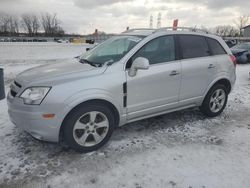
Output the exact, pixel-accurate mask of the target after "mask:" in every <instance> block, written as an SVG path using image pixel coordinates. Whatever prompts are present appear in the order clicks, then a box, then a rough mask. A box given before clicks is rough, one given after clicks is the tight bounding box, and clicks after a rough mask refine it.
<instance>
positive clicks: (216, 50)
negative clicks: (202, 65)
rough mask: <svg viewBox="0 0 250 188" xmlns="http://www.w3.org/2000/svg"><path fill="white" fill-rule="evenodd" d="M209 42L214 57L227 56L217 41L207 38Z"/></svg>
mask: <svg viewBox="0 0 250 188" xmlns="http://www.w3.org/2000/svg"><path fill="white" fill-rule="evenodd" d="M207 42H208V45H209V46H210V49H211V51H212V54H213V55H221V54H226V51H225V50H224V48H223V47H222V46H221V44H220V43H219V42H218V41H217V40H215V39H211V38H207Z"/></svg>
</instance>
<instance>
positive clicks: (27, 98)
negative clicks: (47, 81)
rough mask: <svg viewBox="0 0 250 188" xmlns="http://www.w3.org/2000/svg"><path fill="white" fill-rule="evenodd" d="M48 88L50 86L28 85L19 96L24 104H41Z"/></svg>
mask: <svg viewBox="0 0 250 188" xmlns="http://www.w3.org/2000/svg"><path fill="white" fill-rule="evenodd" d="M49 90H50V87H30V88H27V89H26V90H25V91H24V92H23V93H22V94H21V95H20V98H22V99H23V102H24V104H41V102H42V101H43V99H44V97H45V96H46V95H47V93H48V92H49Z"/></svg>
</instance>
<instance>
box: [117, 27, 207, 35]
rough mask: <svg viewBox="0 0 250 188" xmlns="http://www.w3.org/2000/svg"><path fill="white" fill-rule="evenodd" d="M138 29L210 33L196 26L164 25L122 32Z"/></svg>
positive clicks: (153, 31)
mask: <svg viewBox="0 0 250 188" xmlns="http://www.w3.org/2000/svg"><path fill="white" fill-rule="evenodd" d="M136 31H152V33H156V32H160V31H190V32H198V33H206V34H209V33H210V32H208V31H206V30H203V29H197V28H196V27H162V28H159V29H153V28H135V29H129V30H126V31H124V32H122V33H131V32H136Z"/></svg>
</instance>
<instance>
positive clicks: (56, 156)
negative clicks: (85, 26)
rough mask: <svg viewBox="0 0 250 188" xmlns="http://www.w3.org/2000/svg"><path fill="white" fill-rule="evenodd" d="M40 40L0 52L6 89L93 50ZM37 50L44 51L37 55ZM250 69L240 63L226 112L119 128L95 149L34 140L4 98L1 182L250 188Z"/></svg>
mask: <svg viewBox="0 0 250 188" xmlns="http://www.w3.org/2000/svg"><path fill="white" fill-rule="evenodd" d="M15 45H17V46H18V44H15ZM32 45H34V46H33V48H34V49H33V48H31V47H30V45H28V43H27V44H25V45H22V44H21V45H20V48H21V49H22V50H23V52H20V51H19V50H17V49H18V47H16V46H15V47H13V48H11V47H8V50H6V49H5V48H4V47H3V46H1V45H0V54H3V51H4V53H8V54H9V57H10V58H9V59H8V55H5V56H3V57H4V58H2V57H1V56H0V67H4V68H5V71H6V72H5V73H6V75H5V76H6V77H5V82H6V88H8V85H9V83H10V81H11V80H12V79H13V77H14V76H15V75H16V74H18V73H19V72H20V71H22V70H24V69H27V68H30V67H33V66H38V65H40V64H44V63H54V62H55V61H60V59H64V58H71V57H74V56H76V55H78V54H79V53H80V52H81V51H84V50H85V46H81V45H78V46H77V47H76V46H73V45H72V44H49V45H48V46H46V45H44V44H38V45H35V44H32ZM51 45H52V46H53V47H51ZM61 45H62V46H63V47H62V46H61ZM47 48H48V49H47ZM62 48H64V53H63V55H62V53H61V49H62ZM30 50H34V52H33V53H34V54H39V51H42V53H41V54H40V55H39V56H38V58H36V55H34V56H33V57H32V58H31V59H30V56H29V51H30ZM15 53H17V54H15ZM42 54H43V55H44V58H43V55H42ZM13 56H14V57H17V56H20V59H21V60H22V61H21V60H20V59H19V58H16V59H14V58H13ZM26 56H27V59H26ZM46 58H47V59H46ZM51 60H52V61H51ZM249 71H250V65H238V66H237V77H238V79H237V82H236V85H235V87H234V90H233V92H232V94H230V97H229V101H228V106H227V108H226V109H225V111H224V112H223V113H222V115H221V116H219V117H216V118H206V117H204V116H203V115H202V114H201V113H200V112H199V110H198V109H188V110H183V111H180V112H175V113H170V114H166V115H163V116H158V117H155V118H150V119H146V120H142V121H138V122H134V123H130V124H128V125H126V126H123V127H120V128H118V129H116V130H115V132H114V134H113V136H112V138H111V140H110V141H109V143H108V144H107V145H106V146H105V147H103V148H101V149H100V150H98V151H95V152H92V153H87V154H80V153H76V152H74V151H73V150H71V149H69V148H68V147H66V146H64V145H60V144H52V143H46V142H40V141H37V140H35V139H33V138H32V137H31V136H30V135H28V134H27V133H25V132H23V131H22V130H19V129H18V128H16V127H15V126H14V125H13V124H12V123H11V122H10V121H9V119H8V115H7V105H6V101H5V100H3V101H0V151H1V152H0V187H30V188H31V187H53V188H54V187H55V188H57V187H58V188H59V187H60V188H61V187H79V188H80V187H84V188H88V187H89V188H92V187H93V188H94V187H108V188H117V187H131V188H145V187H146V188H147V187H148V188H152V187H164V188H165V187H178V188H179V187H180V188H182V187H186V188H189V187H193V188H196V187H197V188H205V187H206V188H208V187H212V188H214V187H215V188H216V187H218V188H223V187H225V188H230V187H237V188H238V187H241V188H247V187H249V186H250V179H249V176H250V116H249V114H250V107H249V106H250V80H249V76H248V72H249Z"/></svg>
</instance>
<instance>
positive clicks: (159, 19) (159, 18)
mask: <svg viewBox="0 0 250 188" xmlns="http://www.w3.org/2000/svg"><path fill="white" fill-rule="evenodd" d="M159 28H161V13H160V12H159V14H158V18H157V29H159Z"/></svg>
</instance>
